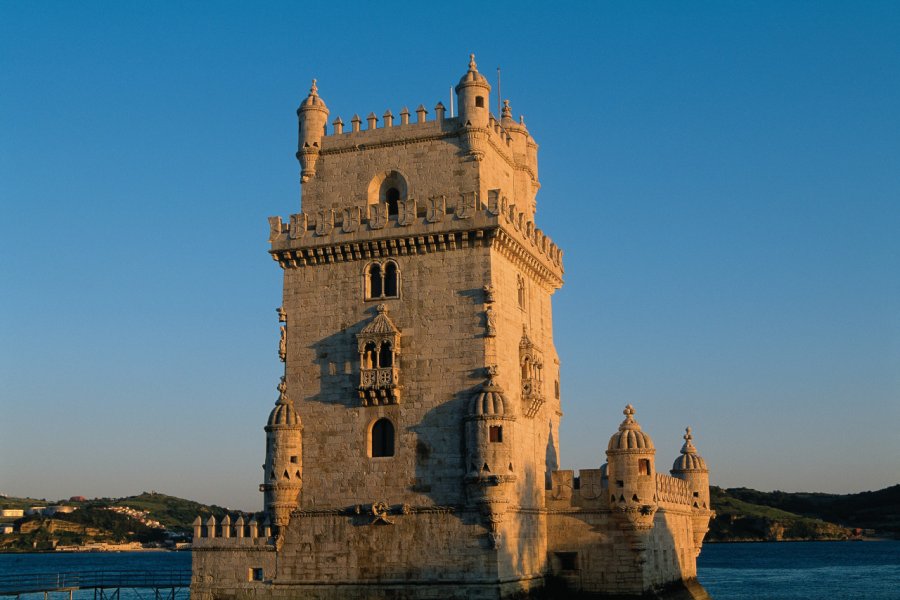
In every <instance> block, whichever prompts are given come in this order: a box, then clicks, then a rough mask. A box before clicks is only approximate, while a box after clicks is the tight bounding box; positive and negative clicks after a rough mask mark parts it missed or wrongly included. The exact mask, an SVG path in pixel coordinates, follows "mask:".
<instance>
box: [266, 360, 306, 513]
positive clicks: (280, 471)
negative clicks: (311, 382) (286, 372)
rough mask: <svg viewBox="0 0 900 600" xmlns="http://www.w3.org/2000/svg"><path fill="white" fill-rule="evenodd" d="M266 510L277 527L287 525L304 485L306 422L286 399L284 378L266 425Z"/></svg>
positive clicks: (279, 385)
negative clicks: (304, 426) (304, 428)
mask: <svg viewBox="0 0 900 600" xmlns="http://www.w3.org/2000/svg"><path fill="white" fill-rule="evenodd" d="M265 429H266V464H264V465H263V469H264V470H265V483H263V484H262V485H261V486H260V491H261V492H263V493H264V503H265V510H266V512H267V513H268V514H269V516H270V518H271V519H272V522H273V523H274V524H275V526H276V527H278V528H282V527H285V526H286V525H287V524H288V522H289V521H290V519H291V511H292V510H294V509H295V508H297V503H298V499H299V496H300V490H301V489H302V487H303V478H302V475H303V435H302V432H303V425H302V424H301V422H300V415H298V414H297V411H296V410H294V404H293V402H291V401H290V400H288V398H287V384H286V383H285V381H284V377H282V378H281V382H280V383H279V384H278V400H277V401H276V402H275V408H273V409H272V412H271V413H269V421H268V424H267V425H266V428H265Z"/></svg>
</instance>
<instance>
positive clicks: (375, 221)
mask: <svg viewBox="0 0 900 600" xmlns="http://www.w3.org/2000/svg"><path fill="white" fill-rule="evenodd" d="M387 217H388V215H387V204H370V205H369V227H370V228H372V229H383V228H384V226H385V225H387Z"/></svg>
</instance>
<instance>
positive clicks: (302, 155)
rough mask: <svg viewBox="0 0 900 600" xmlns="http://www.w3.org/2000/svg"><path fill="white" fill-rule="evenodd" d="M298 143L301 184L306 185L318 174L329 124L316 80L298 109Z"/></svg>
mask: <svg viewBox="0 0 900 600" xmlns="http://www.w3.org/2000/svg"><path fill="white" fill-rule="evenodd" d="M297 121H298V127H299V130H298V142H297V160H299V161H300V182H301V183H306V182H307V181H309V179H310V178H311V177H313V176H314V175H315V174H316V161H317V160H318V158H319V150H320V148H321V145H322V138H323V137H324V136H325V127H326V125H327V123H328V107H327V106H325V101H324V100H322V98H320V97H319V88H318V86H317V85H316V80H315V79H313V80H312V86H311V87H310V88H309V95H308V96H307V97H306V98H305V99H304V100H303V102H301V103H300V108H298V109H297Z"/></svg>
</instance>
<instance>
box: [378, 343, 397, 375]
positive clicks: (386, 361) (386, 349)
mask: <svg viewBox="0 0 900 600" xmlns="http://www.w3.org/2000/svg"><path fill="white" fill-rule="evenodd" d="M393 366H394V350H393V348H391V343H390V342H387V341H384V342H381V350H380V351H379V352H378V367H379V368H381V369H385V368H387V367H393Z"/></svg>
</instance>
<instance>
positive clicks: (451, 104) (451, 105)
mask: <svg viewBox="0 0 900 600" xmlns="http://www.w3.org/2000/svg"><path fill="white" fill-rule="evenodd" d="M450 118H451V119H452V118H453V86H452V85H451V86H450Z"/></svg>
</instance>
